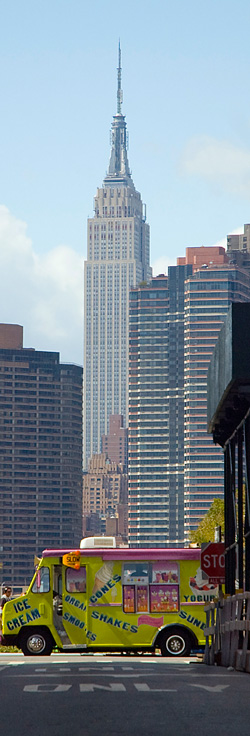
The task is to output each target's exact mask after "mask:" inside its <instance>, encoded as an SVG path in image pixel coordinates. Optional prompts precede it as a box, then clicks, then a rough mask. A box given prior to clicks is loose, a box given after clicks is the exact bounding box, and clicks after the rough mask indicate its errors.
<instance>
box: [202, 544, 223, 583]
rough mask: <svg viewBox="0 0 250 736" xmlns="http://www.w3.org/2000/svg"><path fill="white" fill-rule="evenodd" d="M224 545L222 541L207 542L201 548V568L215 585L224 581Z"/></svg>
mask: <svg viewBox="0 0 250 736" xmlns="http://www.w3.org/2000/svg"><path fill="white" fill-rule="evenodd" d="M224 549H225V545H224V543H223V542H208V544H206V546H205V547H203V549H202V550H201V569H202V572H205V573H206V574H207V575H208V577H209V582H210V583H215V584H216V585H219V584H222V583H224V582H225V557H224Z"/></svg>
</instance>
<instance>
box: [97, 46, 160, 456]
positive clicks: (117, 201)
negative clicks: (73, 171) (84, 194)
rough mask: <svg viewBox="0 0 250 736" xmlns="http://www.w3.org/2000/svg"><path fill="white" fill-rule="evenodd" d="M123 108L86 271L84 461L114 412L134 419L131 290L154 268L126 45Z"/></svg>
mask: <svg viewBox="0 0 250 736" xmlns="http://www.w3.org/2000/svg"><path fill="white" fill-rule="evenodd" d="M117 71H118V75H117V111H116V114H115V115H114V116H113V122H112V132H111V139H112V145H111V154H110V161H109V168H108V173H107V175H106V176H105V178H104V181H103V186H102V187H101V188H100V189H97V194H96V197H95V200H94V217H92V218H90V219H89V220H88V236H87V237H88V243H87V260H86V262H85V273H84V289H85V298H84V468H85V469H86V468H87V462H88V459H89V458H90V457H91V456H92V455H93V454H95V453H99V452H100V451H101V438H102V435H105V434H107V431H108V421H109V416H110V415H111V414H122V415H123V417H124V424H125V427H127V425H128V344H129V317H128V315H129V290H130V288H131V287H132V286H135V285H136V284H139V283H140V282H141V281H144V280H146V281H147V280H148V279H149V278H150V276H151V269H150V266H149V225H148V224H147V223H146V211H145V207H144V206H143V204H142V200H141V195H140V194H139V192H137V191H136V189H135V186H134V183H133V180H132V177H131V173H130V169H129V164H128V156H127V130H126V122H125V116H124V115H123V114H122V112H121V107H122V90H121V51H120V45H119V64H118V70H117Z"/></svg>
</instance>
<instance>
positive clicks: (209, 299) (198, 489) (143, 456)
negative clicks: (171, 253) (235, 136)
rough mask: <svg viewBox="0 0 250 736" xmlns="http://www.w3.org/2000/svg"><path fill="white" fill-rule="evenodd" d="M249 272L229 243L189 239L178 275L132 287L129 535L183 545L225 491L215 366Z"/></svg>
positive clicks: (248, 294)
mask: <svg viewBox="0 0 250 736" xmlns="http://www.w3.org/2000/svg"><path fill="white" fill-rule="evenodd" d="M249 300H250V279H249V275H248V273H247V272H246V271H245V270H244V269H241V268H239V267H238V266H236V265H235V264H233V263H232V264H231V263H230V262H229V263H228V258H227V255H226V254H225V251H224V249H223V248H220V247H211V248H210V247H208V248H206V247H201V248H187V251H186V257H185V258H179V259H178V262H177V266H170V267H169V269H168V277H167V276H164V275H161V276H158V277H156V278H153V279H152V281H151V282H150V283H149V284H148V285H143V284H142V285H139V286H138V287H137V288H134V289H132V291H131V294H130V370H129V468H128V479H129V483H128V499H129V543H130V545H131V546H134V547H145V546H147V545H148V544H150V543H151V545H152V546H159V547H160V546H164V545H167V546H168V545H171V546H181V545H183V543H184V542H188V540H189V532H190V530H191V529H194V528H196V527H197V525H198V524H199V521H200V519H201V518H202V516H203V515H204V514H205V513H206V511H208V509H209V507H210V505H211V503H212V501H213V499H214V498H215V497H218V496H222V495H223V488H224V484H223V456H222V451H221V448H220V447H217V446H215V445H214V444H213V442H212V439H211V437H210V436H209V435H208V434H207V408H206V401H207V368H208V364H209V361H210V357H211V354H212V352H213V348H214V345H215V342H216V339H217V336H218V333H219V331H220V328H221V326H222V323H223V321H224V319H225V316H226V314H227V312H228V309H229V306H230V304H231V302H232V301H249Z"/></svg>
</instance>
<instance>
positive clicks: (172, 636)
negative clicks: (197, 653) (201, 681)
mask: <svg viewBox="0 0 250 736" xmlns="http://www.w3.org/2000/svg"><path fill="white" fill-rule="evenodd" d="M159 644H160V650H161V654H162V657H187V656H188V655H189V654H190V652H191V638H190V636H189V635H188V632H186V631H183V629H179V628H178V627H176V628H174V627H173V628H171V629H167V630H166V631H164V632H163V634H162V636H161V638H160V642H159Z"/></svg>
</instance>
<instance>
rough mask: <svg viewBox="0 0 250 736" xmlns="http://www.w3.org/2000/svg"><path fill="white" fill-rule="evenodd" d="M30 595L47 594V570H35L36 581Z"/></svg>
mask: <svg viewBox="0 0 250 736" xmlns="http://www.w3.org/2000/svg"><path fill="white" fill-rule="evenodd" d="M31 590H32V593H48V592H49V568H48V567H41V569H40V570H37V574H36V579H35V580H34V583H33V585H32V588H31Z"/></svg>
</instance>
